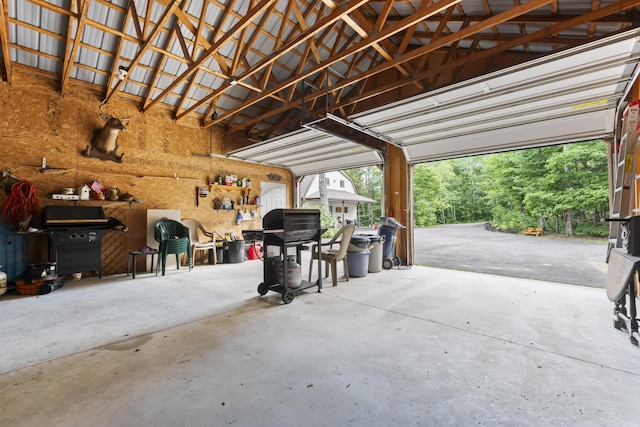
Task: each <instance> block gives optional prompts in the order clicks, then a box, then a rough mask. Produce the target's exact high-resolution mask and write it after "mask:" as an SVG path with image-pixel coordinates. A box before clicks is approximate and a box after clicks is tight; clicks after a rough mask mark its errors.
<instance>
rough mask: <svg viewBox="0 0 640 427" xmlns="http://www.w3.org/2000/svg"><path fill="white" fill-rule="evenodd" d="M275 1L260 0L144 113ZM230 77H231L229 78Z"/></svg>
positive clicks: (147, 107) (152, 101) (146, 107)
mask: <svg viewBox="0 0 640 427" xmlns="http://www.w3.org/2000/svg"><path fill="white" fill-rule="evenodd" d="M274 1H275V0H262V1H261V2H260V3H258V4H257V5H256V6H255V7H254V8H252V9H251V10H249V11H248V12H247V14H246V15H245V16H244V17H243V18H242V19H240V20H239V21H238V22H237V23H236V24H235V25H234V26H233V28H231V29H230V30H229V31H228V32H226V33H225V34H223V35H222V36H221V37H220V38H219V39H218V40H215V41H214V42H213V45H212V46H211V47H210V48H209V49H207V50H206V51H204V52H203V54H202V56H200V57H199V58H198V59H196V60H195V61H194V63H193V64H191V65H190V66H189V67H188V68H187V69H186V70H185V71H184V72H183V73H182V74H180V75H179V76H177V77H176V79H175V80H174V81H173V82H172V83H171V84H169V86H167V87H166V88H165V89H164V90H163V91H162V93H160V95H158V96H157V97H156V98H154V99H153V100H151V101H149V103H148V104H147V105H145V106H144V107H143V110H144V111H146V110H148V109H149V108H151V107H153V106H154V105H155V104H157V103H158V102H160V101H161V100H163V99H164V98H165V97H166V96H167V95H168V94H169V93H171V91H172V90H173V89H175V88H176V87H177V86H178V85H179V84H181V83H182V82H183V81H184V80H185V79H186V78H188V77H189V76H190V75H191V74H192V73H194V72H196V71H197V70H198V69H199V66H200V65H201V64H202V63H203V62H205V61H206V60H207V59H209V58H210V57H211V56H212V55H213V54H214V53H215V52H217V51H218V49H220V47H221V46H223V45H224V44H225V43H227V42H228V41H230V40H232V39H233V37H234V36H235V35H236V34H237V33H238V32H240V31H242V30H243V29H244V28H245V27H246V26H248V25H249V24H251V22H252V20H253V19H255V18H256V17H257V16H259V15H260V14H262V13H263V12H264V11H265V10H266V9H267V8H268V7H269V6H270V5H271V3H273V2H274ZM229 77H231V76H229Z"/></svg>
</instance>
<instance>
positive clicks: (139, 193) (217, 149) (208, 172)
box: [0, 73, 293, 274]
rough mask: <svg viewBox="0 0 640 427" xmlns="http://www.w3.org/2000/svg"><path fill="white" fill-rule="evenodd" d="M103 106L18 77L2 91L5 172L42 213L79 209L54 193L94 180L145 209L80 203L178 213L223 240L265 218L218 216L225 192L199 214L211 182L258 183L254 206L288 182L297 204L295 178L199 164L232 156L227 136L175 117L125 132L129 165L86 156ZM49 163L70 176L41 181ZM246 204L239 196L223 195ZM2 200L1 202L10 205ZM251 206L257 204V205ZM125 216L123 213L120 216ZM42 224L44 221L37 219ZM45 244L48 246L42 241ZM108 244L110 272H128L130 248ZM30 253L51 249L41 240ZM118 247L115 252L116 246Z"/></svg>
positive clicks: (231, 164)
mask: <svg viewBox="0 0 640 427" xmlns="http://www.w3.org/2000/svg"><path fill="white" fill-rule="evenodd" d="M100 101H101V99H100V98H99V97H98V96H96V95H94V94H90V93H86V92H84V91H75V92H70V93H65V95H64V96H61V95H60V94H59V93H58V92H57V91H56V90H55V88H53V87H49V86H47V84H46V80H42V79H37V78H33V77H29V76H24V75H21V74H18V73H16V75H15V78H14V82H13V83H12V85H8V84H7V83H0V169H4V170H9V171H10V172H11V173H12V174H13V175H15V176H17V177H18V178H19V179H21V180H27V181H30V182H32V183H33V184H34V186H35V188H36V190H37V194H38V198H39V202H40V207H42V206H45V205H50V204H65V203H67V204H68V203H72V202H65V201H55V200H52V199H51V194H52V193H59V192H60V190H61V189H62V188H66V187H74V188H78V187H81V186H82V185H84V184H87V183H89V182H91V181H92V180H94V179H97V180H99V181H100V183H101V184H102V185H104V186H105V187H107V188H110V187H112V186H113V187H117V188H118V189H119V190H120V191H121V192H122V193H125V192H128V193H130V194H131V195H133V196H134V197H135V198H136V199H140V200H142V201H143V203H140V204H138V203H133V204H132V205H131V206H130V205H129V204H128V203H125V202H118V203H110V202H98V201H90V202H80V203H90V204H103V205H104V206H105V208H117V209H119V210H120V211H123V210H126V209H179V210H181V212H182V217H183V218H197V219H199V220H200V221H201V222H202V223H203V224H204V225H205V227H206V228H207V229H209V230H215V231H217V232H218V233H220V234H224V233H225V232H236V233H237V234H238V235H241V230H242V229H246V228H260V227H261V221H260V218H261V217H260V215H259V214H258V215H256V216H252V217H251V216H249V215H248V216H249V218H248V220H245V221H243V222H242V223H241V224H240V225H237V224H236V211H235V210H234V211H217V210H214V209H213V200H214V197H217V196H218V195H220V194H223V193H221V192H218V193H215V192H211V193H210V194H209V195H208V196H206V197H202V198H199V200H198V204H199V205H198V206H196V188H197V187H205V186H207V183H208V180H209V179H210V178H211V179H215V177H217V176H218V175H219V174H220V175H222V176H225V175H229V174H233V175H236V176H237V177H238V178H241V177H246V178H248V179H250V180H251V183H252V188H251V193H250V196H251V199H252V200H253V196H255V195H260V182H261V181H269V178H268V177H267V175H268V174H277V175H279V176H281V177H282V180H281V181H280V183H283V184H286V185H287V190H288V193H289V194H288V201H287V203H288V205H289V206H291V205H292V203H293V195H292V188H293V177H292V175H291V173H290V172H289V171H288V170H285V169H280V168H274V167H270V166H263V165H256V164H251V163H244V162H238V161H232V160H228V159H224V158H220V157H198V156H193V155H192V154H193V153H198V154H203V155H207V154H209V153H210V152H213V153H217V154H222V153H223V152H224V151H225V135H224V132H223V130H222V129H220V128H211V129H201V128H200V127H199V124H198V122H197V121H196V120H195V119H189V118H187V119H185V120H181V121H180V122H179V123H178V122H174V121H173V120H172V119H171V117H170V116H169V114H168V112H165V111H163V110H162V109H158V108H156V109H154V110H153V111H151V112H149V113H146V114H144V115H142V116H139V117H137V118H134V119H132V120H131V121H130V122H129V123H128V126H127V131H126V132H121V133H120V135H119V138H118V145H119V148H118V150H117V154H122V153H124V157H123V162H122V163H116V162H112V161H103V160H99V159H94V158H87V157H84V156H82V155H81V151H82V150H84V149H85V148H86V147H87V145H88V144H89V141H90V139H91V137H92V135H93V131H94V130H95V129H98V128H101V127H102V126H103V125H104V121H103V120H102V119H101V118H100V115H99V105H100ZM109 111H110V112H113V113H120V114H122V115H124V116H129V115H133V114H134V113H135V112H136V105H135V104H133V103H131V102H128V101H124V100H121V99H116V100H114V101H112V102H111V105H110V106H109ZM42 158H46V164H47V166H49V167H52V168H63V169H66V170H67V171H66V172H64V173H41V172H40V170H39V168H40V165H41V163H42ZM49 172H56V170H50V171H49ZM226 194H229V195H230V197H235V198H236V202H238V201H239V198H240V195H241V193H240V192H239V191H231V192H226V191H225V192H224V195H226ZM4 197H5V196H4V193H1V194H0V201H1V200H2V199H4ZM251 203H252V201H251ZM252 210H253V211H256V212H259V208H256V207H247V208H246V211H247V212H250V211H252ZM118 214H119V215H122V216H124V215H125V214H124V213H123V212H118ZM35 222H36V223H37V224H39V218H36V219H35ZM40 240H41V239H40ZM111 240H116V241H117V240H122V237H116V236H114V238H113V239H112V238H108V239H107V238H105V241H104V243H105V244H104V246H105V251H106V252H108V253H107V255H108V256H107V258H105V259H104V262H105V265H104V271H105V273H107V274H111V273H118V272H124V271H126V253H123V254H122V255H120V254H119V252H120V251H124V249H123V248H124V247H126V241H125V243H123V242H122V241H120V242H119V243H115V244H112V242H111ZM29 241H30V242H34V241H35V242H36V243H33V244H31V246H37V245H46V241H45V242H42V241H39V242H38V239H32V238H30V239H29ZM114 245H115V246H114ZM43 252H46V251H43V250H41V248H33V247H31V248H30V249H29V253H30V258H31V259H30V261H31V262H41V261H44V260H42V259H40V258H42V253H43Z"/></svg>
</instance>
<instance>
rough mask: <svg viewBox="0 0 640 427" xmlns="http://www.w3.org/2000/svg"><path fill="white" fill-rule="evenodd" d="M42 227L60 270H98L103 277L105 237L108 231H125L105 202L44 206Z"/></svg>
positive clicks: (74, 271)
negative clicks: (112, 215) (107, 213)
mask: <svg viewBox="0 0 640 427" xmlns="http://www.w3.org/2000/svg"><path fill="white" fill-rule="evenodd" d="M42 228H43V230H44V232H45V233H46V234H47V235H48V236H49V241H50V246H49V251H50V257H51V258H52V261H53V262H55V263H56V265H57V268H56V269H57V272H58V274H72V273H81V272H88V271H97V272H98V274H99V276H100V277H102V238H103V237H104V235H105V234H107V233H108V232H109V231H114V230H118V231H126V230H127V227H126V225H124V224H123V223H122V222H120V221H119V220H117V219H115V218H111V217H110V218H107V217H106V216H105V214H104V210H103V209H102V206H45V207H44V210H43V215H42Z"/></svg>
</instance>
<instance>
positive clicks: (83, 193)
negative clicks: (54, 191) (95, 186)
mask: <svg viewBox="0 0 640 427" xmlns="http://www.w3.org/2000/svg"><path fill="white" fill-rule="evenodd" d="M89 191H91V190H90V188H89V186H88V185H83V186H82V187H80V188H78V195H79V196H80V200H89Z"/></svg>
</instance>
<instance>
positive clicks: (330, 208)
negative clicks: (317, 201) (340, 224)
mask: <svg viewBox="0 0 640 427" xmlns="http://www.w3.org/2000/svg"><path fill="white" fill-rule="evenodd" d="M329 213H333V205H329Z"/></svg>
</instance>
